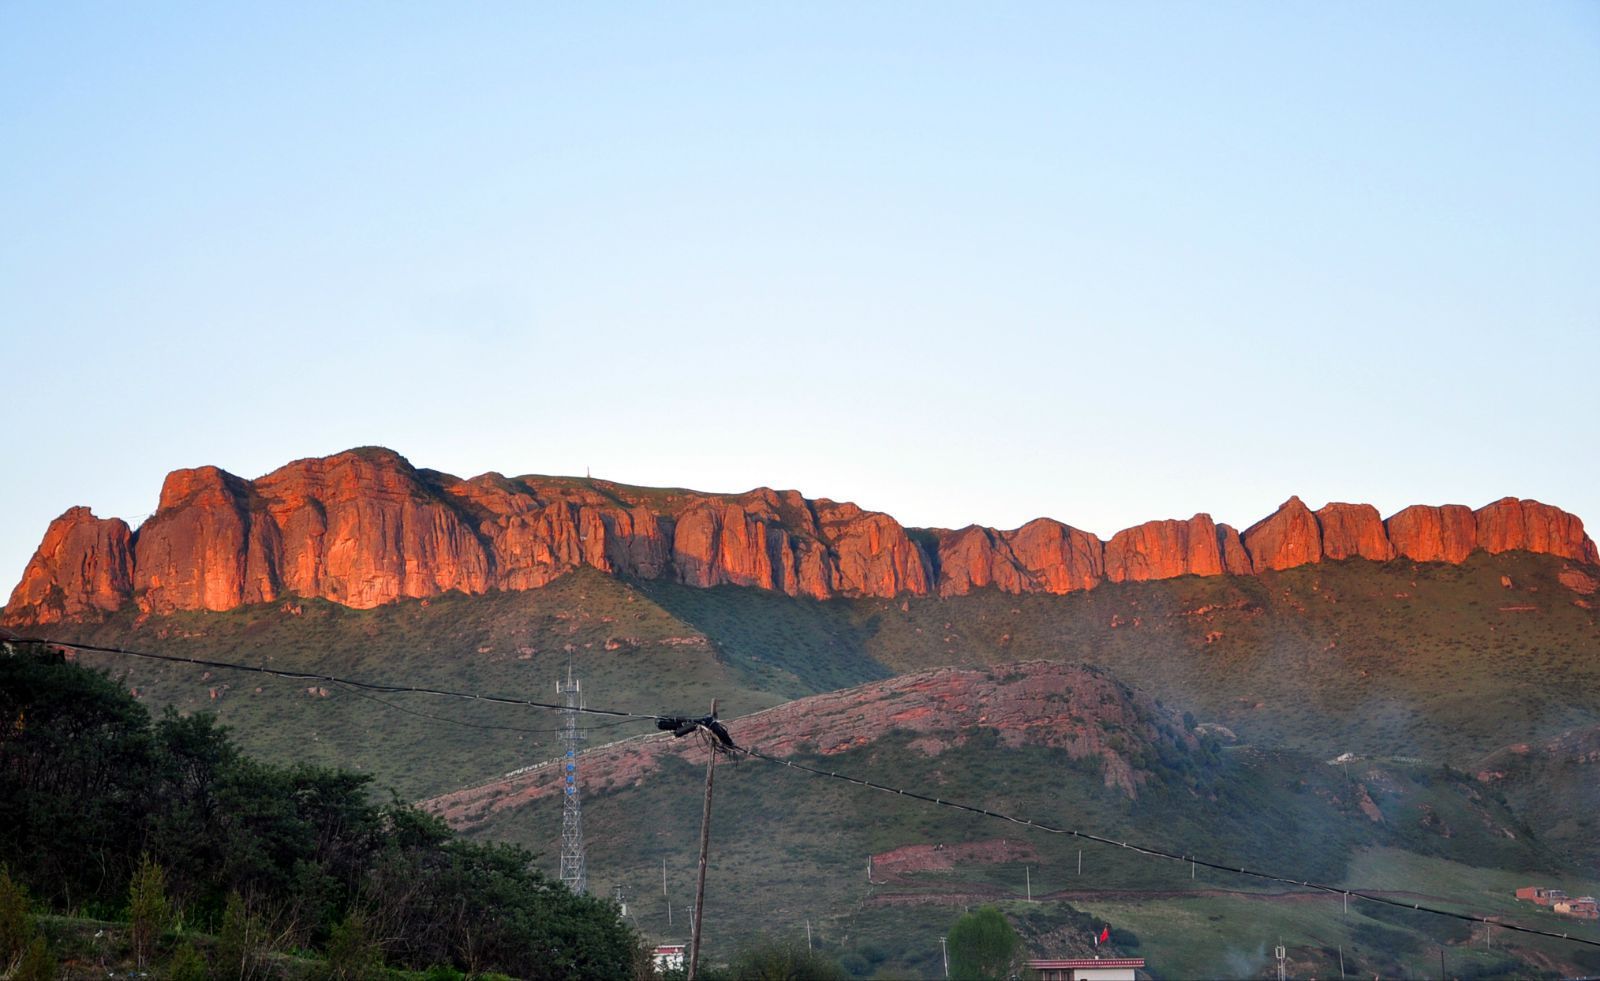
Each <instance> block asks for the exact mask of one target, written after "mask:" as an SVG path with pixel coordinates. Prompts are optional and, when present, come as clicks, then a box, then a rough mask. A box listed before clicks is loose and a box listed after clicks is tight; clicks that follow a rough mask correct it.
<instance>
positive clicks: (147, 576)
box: [0, 447, 1600, 624]
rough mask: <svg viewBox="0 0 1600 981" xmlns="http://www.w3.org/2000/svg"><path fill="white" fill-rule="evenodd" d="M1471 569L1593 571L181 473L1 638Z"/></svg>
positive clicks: (580, 493)
mask: <svg viewBox="0 0 1600 981" xmlns="http://www.w3.org/2000/svg"><path fill="white" fill-rule="evenodd" d="M1478 549H1483V550H1485V551H1489V552H1503V551H1509V550H1525V551H1531V552H1544V553H1548V554H1552V555H1558V556H1562V557H1564V558H1567V559H1570V560H1573V561H1578V562H1586V563H1590V564H1597V562H1600V560H1597V558H1596V552H1595V545H1594V542H1592V541H1591V540H1590V539H1589V538H1588V536H1587V535H1585V534H1584V531H1583V523H1582V522H1581V521H1579V520H1578V519H1577V518H1576V517H1574V516H1573V515H1570V514H1567V513H1566V512H1564V511H1561V510H1559V509H1557V508H1553V507H1550V506H1548V505H1545V504H1540V503H1538V502H1537V501H1521V500H1517V499H1516V498H1505V499H1504V500H1500V501H1496V502H1494V503H1493V504H1490V505H1487V506H1485V507H1483V508H1481V509H1479V510H1478V511H1477V512H1472V511H1470V510H1468V509H1467V508H1465V507H1461V506H1459V505H1445V506H1443V507H1423V506H1417V507H1410V508H1406V509H1405V510H1403V511H1401V512H1399V513H1398V514H1395V515H1394V516H1393V517H1391V518H1390V519H1389V520H1388V521H1387V522H1384V521H1382V520H1380V519H1379V516H1378V512H1377V511H1376V510H1375V509H1374V508H1372V507H1371V506H1370V505H1365V504H1329V505H1327V506H1326V507H1324V508H1322V509H1321V510H1320V511H1317V512H1316V513H1314V514H1313V513H1312V512H1311V510H1310V509H1308V508H1307V507H1306V506H1305V504H1303V503H1302V502H1301V501H1300V499H1299V498H1297V497H1296V498H1290V499H1289V500H1288V501H1286V502H1284V504H1283V505H1282V506H1281V507H1280V508H1279V509H1278V510H1277V511H1276V512H1275V513H1274V514H1272V515H1271V516H1270V517H1268V518H1266V519H1264V520H1262V521H1260V522H1257V523H1256V524H1254V525H1252V526H1251V527H1250V528H1248V529H1247V530H1246V531H1245V532H1244V533H1243V535H1241V534H1240V533H1239V532H1237V531H1235V530H1234V529H1233V528H1231V527H1229V526H1228V525H1219V524H1215V523H1214V522H1213V521H1212V519H1211V517H1210V516H1209V515H1205V514H1197V515H1195V516H1194V517H1192V518H1190V519H1188V520H1187V521H1177V520H1167V521H1152V522H1147V523H1145V524H1142V525H1138V526H1136V527H1133V528H1128V529H1125V530H1123V531H1120V532H1118V533H1117V534H1115V535H1113V536H1112V537H1111V540H1110V541H1109V542H1105V543H1102V542H1101V541H1100V539H1099V538H1096V537H1095V536H1094V535H1091V534H1089V533H1087V532H1084V531H1081V530H1079V529H1076V528H1072V527H1070V526H1068V525H1065V524H1062V523H1061V522H1059V521H1054V520H1052V519H1049V518H1039V519H1037V520H1035V521H1030V522H1029V523H1027V524H1025V525H1023V526H1022V527H1020V528H1017V529H1014V530H1010V531H1003V530H997V529H994V528H983V527H979V526H976V525H973V526H969V527H967V528H962V529H959V530H956V531H950V530H944V529H924V530H916V529H913V530H908V529H906V528H904V527H902V526H901V525H900V523H899V522H897V521H895V520H894V519H893V518H891V517H890V516H888V515H886V514H880V513H877V512H872V511H865V510H863V509H862V508H860V507H857V506H856V505H854V504H849V503H841V502H835V501H830V500H826V499H820V500H808V499H806V498H804V497H802V496H801V495H800V494H799V493H798V492H796V491H775V490H771V489H768V488H758V489H756V490H753V491H749V492H747V493H744V494H736V495H732V494H703V493H699V492H696V491H687V490H677V489H660V488H643V487H629V486H625V485H621V484H613V483H610V482H607V481H602V480H589V479H582V480H580V479H575V478H564V477H538V476H527V477H504V476H501V475H500V474H494V473H491V474H484V475H482V476H479V477H474V478H472V479H470V480H462V479H461V478H458V477H454V476H451V475H449V474H444V473H439V472H437V471H432V470H419V469H417V468H415V467H413V466H412V465H411V464H410V463H409V462H407V461H406V460H405V458H404V457H401V456H400V455H399V454H397V453H394V452H393V451H391V450H386V449H380V448H370V447H369V448H364V449H358V450H351V451H348V452H345V453H339V454H336V455H334V456H330V457H325V458H315V459H307V460H297V461H295V462H293V463H290V464H288V465H287V466H284V467H282V468H280V469H278V470H275V471H273V472H272V473H270V474H267V475H266V476H264V477H260V478H258V479H256V480H244V479H242V478H239V477H236V476H234V475H232V474H229V473H226V472H224V471H222V470H219V469H217V468H215V467H200V468H197V469H193V470H179V471H175V472H174V473H172V474H171V475H170V476H168V478H167V480H166V483H165V485H164V486H163V487H162V491H161V502H160V506H159V508H158V509H157V511H156V513H155V514H154V515H152V516H151V517H150V519H149V520H147V521H146V522H145V523H144V525H143V526H141V527H140V528H139V529H138V530H137V531H135V532H130V531H129V529H128V526H127V525H126V524H125V523H124V522H122V521H121V520H119V519H109V520H101V519H98V518H95V517H94V516H93V515H92V514H91V513H90V512H89V511H88V509H86V508H74V509H72V510H70V511H68V512H67V513H66V514H64V515H62V516H61V517H60V518H58V519H56V521H54V522H52V523H51V525H50V528H49V530H48V531H47V532H46V534H45V537H44V541H43V542H42V543H41V544H40V546H39V550H38V552H37V553H36V554H35V555H34V557H33V560H32V561H31V562H29V563H28V567H27V570H26V571H25V572H24V573H23V577H22V581H21V583H19V584H18V586H17V588H16V590H15V591H14V592H13V593H12V596H11V601H10V603H9V605H8V606H7V607H6V609H5V613H4V617H3V621H0V622H6V623H12V624H24V623H49V622H53V621H57V620H61V619H70V618H79V617H85V616H94V615H97V614H100V613H103V612H106V611H111V610H115V609H117V608H119V607H121V606H122V605H124V604H126V603H128V602H133V603H136V604H137V605H138V606H139V608H140V609H142V610H145V611H149V612H155V613H166V612H171V611H174V610H227V609H232V608H234V607H237V606H240V605H244V604H251V603H265V602H276V601H279V600H280V599H284V598H286V597H300V598H310V597H319V598H323V599H327V600H332V601H333V602H336V603H341V604H344V605H346V606H351V607H357V608H368V607H373V606H377V605H379V604H382V603H388V602H391V601H393V600H396V599H400V598H404V597H414V598H421V597H427V596H434V595H438V594H440V593H444V592H449V591H452V590H454V591H460V592H463V593H483V592H485V591H487V590H491V589H498V590H520V589H536V588H538V587H540V586H543V585H545V584H546V583H548V582H550V581H551V580H553V579H555V578H557V577H559V576H562V575H565V574H566V573H568V572H570V571H571V570H573V569H576V568H579V567H582V566H588V567H591V568H594V569H598V570H600V571H602V572H606V573H610V574H613V575H620V576H627V577H631V578H637V579H670V580H673V581H676V582H681V583H684V584H687V585H690V586H696V587H712V586H724V585H731V586H743V587H753V588H757V589H765V590H772V591H774V592H781V593H786V594H788V595H791V596H806V597H811V598H813V599H829V598H833V597H850V596H857V597H883V598H887V597H893V596H900V595H915V596H922V595H929V594H935V593H936V594H938V595H941V596H956V595H962V594H965V593H968V592H971V591H973V590H977V589H998V590H1000V591H1003V592H1008V593H1032V592H1046V593H1069V592H1073V591H1078V590H1086V589H1093V588H1095V587H1096V586H1098V585H1100V584H1101V583H1103V582H1129V581H1140V580H1150V579H1168V578H1173V577H1176V576H1186V575H1200V576H1215V575H1223V574H1227V575H1250V574H1256V573H1260V572H1264V571H1268V570H1279V569H1289V568H1293V567H1295V566H1299V565H1305V564H1307V563H1312V562H1320V561H1323V560H1324V559H1329V560H1339V559H1347V558H1357V557H1359V558H1365V559H1370V560H1373V561H1386V560H1389V559H1392V558H1395V557H1403V558H1407V559H1411V560H1413V561H1421V562H1461V561H1463V560H1464V559H1465V558H1466V557H1467V556H1468V555H1469V554H1471V553H1472V552H1473V551H1476V550H1478Z"/></svg>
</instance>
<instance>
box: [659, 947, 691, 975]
mask: <svg viewBox="0 0 1600 981" xmlns="http://www.w3.org/2000/svg"><path fill="white" fill-rule="evenodd" d="M686 947H687V944H661V945H660V946H658V947H656V949H655V950H653V951H651V952H650V959H651V960H652V961H654V962H655V965H656V970H657V971H681V970H683V952H684V949H685V948H686Z"/></svg>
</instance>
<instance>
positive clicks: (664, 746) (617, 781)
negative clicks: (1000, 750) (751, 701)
mask: <svg viewBox="0 0 1600 981" xmlns="http://www.w3.org/2000/svg"><path fill="white" fill-rule="evenodd" d="M725 721H726V722H727V727H728V731H729V732H730V733H731V734H732V735H733V738H734V739H735V740H736V741H737V742H738V743H739V744H740V745H742V746H759V747H760V749H761V751H762V752H763V753H765V754H768V755H770V756H774V757H778V758H780V759H781V758H785V757H788V756H792V755H796V754H799V753H805V752H812V751H814V752H817V753H820V754H822V755H825V756H832V755H836V754H839V753H844V752H847V751H849V750H852V749H858V748H860V747H863V746H867V745H870V744H871V743H873V742H875V741H876V740H878V739H880V738H882V737H884V736H886V735H888V734H889V733H891V732H898V733H904V734H908V735H909V736H910V737H911V739H910V741H909V743H908V747H907V748H908V749H910V750H911V751H912V752H916V753H920V754H922V755H924V756H928V757H938V756H940V755H942V754H944V753H947V752H950V751H951V750H953V749H958V748H959V747H961V746H963V745H965V744H966V743H967V742H968V740H970V739H971V738H972V737H973V735H974V733H975V732H976V731H977V730H981V729H991V730H994V732H995V734H996V737H997V738H998V740H999V742H1000V743H1001V744H1002V745H1005V746H1009V747H1019V746H1047V747H1051V748H1054V749H1058V750H1060V751H1062V753H1063V754H1064V755H1065V756H1067V757H1068V758H1070V759H1073V760H1080V761H1083V762H1084V763H1085V764H1088V765H1091V766H1094V767H1096V768H1097V769H1098V772H1099V777H1100V780H1101V781H1102V783H1103V785H1104V786H1106V787H1108V788H1113V789H1115V790H1117V791H1119V792H1121V793H1122V794H1124V795H1126V796H1127V797H1128V798H1130V799H1134V798H1137V797H1138V795H1139V791H1140V789H1141V788H1142V787H1144V786H1145V785H1146V784H1147V783H1148V782H1149V781H1150V779H1151V778H1152V777H1153V776H1155V774H1153V773H1152V772H1151V771H1150V770H1147V769H1144V768H1143V767H1145V766H1149V765H1150V764H1149V763H1148V762H1147V761H1149V760H1155V759H1161V760H1168V759H1171V758H1173V757H1182V756H1185V755H1187V754H1189V753H1192V752H1194V751H1196V750H1197V749H1198V748H1199V740H1198V738H1197V737H1196V736H1195V735H1194V734H1193V733H1191V732H1189V731H1187V730H1186V729H1185V728H1184V726H1183V724H1182V722H1181V721H1180V720H1179V719H1177V718H1176V717H1174V715H1173V714H1172V713H1171V712H1170V711H1169V710H1167V709H1165V708H1162V707H1161V705H1160V704H1159V703H1157V702H1155V701H1154V700H1153V699H1151V697H1150V696H1149V695H1146V694H1144V693H1142V692H1137V691H1135V690H1133V689H1131V688H1129V687H1128V686H1127V685H1124V684H1122V683H1121V682H1119V681H1117V680H1116V679H1115V678H1113V677H1112V676H1111V675H1109V674H1107V673H1106V672H1105V671H1103V670H1101V669H1099V668H1094V667H1090V666H1089V665H1074V664H1064V663H1061V662H1058V661H1032V662H1022V663H1017V664H1008V665H998V666H994V667H988V668H938V669H935V670H932V671H921V672H917V673H915V674H907V675H901V676H900V677H897V678H891V679H888V680H886V681H879V682H873V683H870V684H867V685H862V686H860V687H857V688H848V689H845V690H843V691H836V692H829V693H828V694H825V695H813V696H811V697H809V698H801V699H797V700H795V701H792V702H786V703H784V704H783V705H779V706H776V707H774V708H770V709H766V710H764V711H760V712H755V713H752V714H750V715H746V716H742V717H740V718H736V719H728V720H725ZM818 733H824V734H825V735H824V736H823V737H820V738H819V736H818ZM703 752H704V751H703V750H702V749H701V748H700V747H699V746H698V745H697V744H696V743H695V741H694V740H691V739H675V738H673V737H672V736H671V735H670V734H667V733H657V734H653V735H648V736H642V737H636V738H633V739H628V740H625V741H621V742H616V743H612V744H610V745H609V746H604V747H601V748H599V749H597V750H595V751H594V752H590V753H585V754H584V757H583V759H584V772H585V774H586V776H585V778H584V779H585V781H586V782H587V784H588V785H589V787H590V788H592V790H593V791H594V792H601V793H603V792H606V791H610V790H619V789H623V788H626V787H630V786H637V785H638V784H639V783H640V782H641V781H643V780H646V779H648V778H649V776H650V775H651V774H652V773H653V772H655V771H656V770H658V769H659V768H660V767H661V766H662V764H663V763H664V762H665V761H667V760H669V759H672V758H674V757H677V758H679V759H687V758H689V757H691V756H694V755H695V754H697V753H703ZM554 765H556V764H542V765H539V766H534V767H530V768H527V769H525V770H520V771H518V772H517V773H515V774H513V775H510V776H507V777H504V778H501V779H499V780H495V781H493V782H491V783H488V784H484V785H481V786H477V787H472V788H468V789H465V790H459V791H455V792H453V793H449V794H444V795H442V796H439V797H435V798H433V799H431V800H428V801H424V802H423V803H422V806H423V807H424V808H425V809H427V810H428V811H430V812H432V813H434V814H437V815H439V816H440V817H442V818H444V819H445V820H446V821H448V822H450V823H451V824H452V825H454V826H455V827H457V828H458V829H459V828H468V827H471V826H473V825H474V824H477V823H479V822H481V821H482V820H483V819H485V818H486V817H488V816H489V815H491V814H493V813H495V812H498V811H504V810H513V809H516V808H519V807H522V806H524V805H526V804H528V803H530V802H532V801H536V800H539V799H541V798H545V797H549V796H551V795H554V794H557V793H559V786H560V782H559V781H558V780H552V779H551V767H552V766H554Z"/></svg>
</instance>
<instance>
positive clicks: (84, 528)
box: [6, 507, 133, 623]
mask: <svg viewBox="0 0 1600 981" xmlns="http://www.w3.org/2000/svg"><path fill="white" fill-rule="evenodd" d="M131 540H132V533H131V532H130V531H129V530H128V523H127V522H125V521H123V520H122V519H121V518H97V517H95V516H94V513H93V512H92V511H90V510H89V509H88V508H83V507H78V508H69V509H68V510H67V512H66V513H65V514H63V515H62V516H61V517H59V518H57V519H56V520H54V521H52V522H50V527H49V528H47V529H45V533H44V541H42V542H40V543H39V549H38V551H36V552H34V553H33V558H32V559H31V560H30V561H29V562H28V567H27V569H25V570H23V573H22V581H21V582H20V583H18V584H17V588H16V589H15V590H13V591H12V593H11V602H10V603H9V604H7V606H6V613H7V620H8V622H30V623H59V622H60V621H62V620H70V619H76V618H78V617H82V616H84V615H86V614H87V615H92V614H95V613H102V612H106V611H110V610H115V609H117V608H118V607H120V606H122V604H124V603H126V602H127V601H128V597H129V596H130V595H131V594H132V591H133V554H132V548H131ZM14 610H16V611H27V613H28V616H27V618H26V620H25V621H24V620H16V621H12V620H11V619H10V614H11V612H12V611H14Z"/></svg>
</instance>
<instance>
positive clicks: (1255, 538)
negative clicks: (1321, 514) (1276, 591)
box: [1242, 497, 1322, 572]
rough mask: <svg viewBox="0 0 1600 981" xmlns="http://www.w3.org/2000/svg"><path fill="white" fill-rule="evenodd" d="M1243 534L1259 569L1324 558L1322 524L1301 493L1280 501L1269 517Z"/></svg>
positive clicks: (1279, 567)
mask: <svg viewBox="0 0 1600 981" xmlns="http://www.w3.org/2000/svg"><path fill="white" fill-rule="evenodd" d="M1242 537H1243V539H1244V550H1245V551H1246V552H1248V553H1249V554H1250V566H1251V568H1252V569H1253V570H1254V571H1256V572H1266V571H1267V570H1269V569H1292V568H1294V567H1295V566H1297V565H1305V564H1306V563H1308V562H1321V561H1322V528H1321V526H1319V525H1318V524H1317V516H1316V515H1314V514H1312V513H1311V509H1310V508H1308V507H1306V506H1305V504H1304V503H1303V502H1302V501H1301V500H1300V498H1298V497H1291V498H1289V499H1288V500H1287V501H1284V502H1283V503H1282V504H1280V505H1278V510H1276V511H1274V512H1273V513H1272V514H1271V515H1270V516H1269V517H1266V518H1262V519H1261V520H1260V521H1257V522H1256V523H1255V524H1253V525H1251V526H1250V527H1249V528H1246V529H1245V530H1244V535H1243V536H1242Z"/></svg>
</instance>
